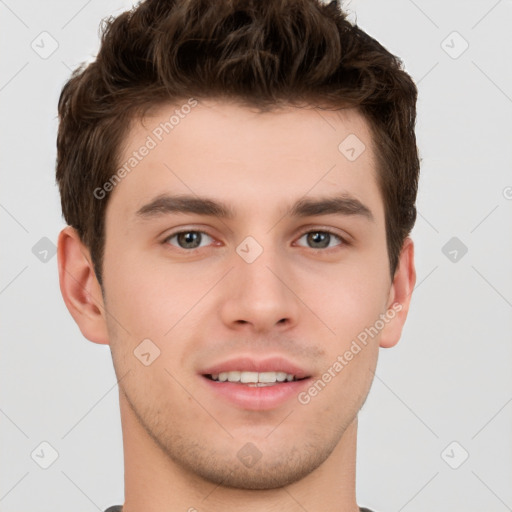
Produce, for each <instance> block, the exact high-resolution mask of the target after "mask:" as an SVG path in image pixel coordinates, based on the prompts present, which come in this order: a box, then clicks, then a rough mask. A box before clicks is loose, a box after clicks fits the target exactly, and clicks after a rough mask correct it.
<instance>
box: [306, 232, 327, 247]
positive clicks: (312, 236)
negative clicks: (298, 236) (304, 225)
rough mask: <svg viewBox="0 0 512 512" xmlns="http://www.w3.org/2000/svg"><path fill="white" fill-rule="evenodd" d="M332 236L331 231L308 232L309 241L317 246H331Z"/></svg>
mask: <svg viewBox="0 0 512 512" xmlns="http://www.w3.org/2000/svg"><path fill="white" fill-rule="evenodd" d="M330 238H331V236H330V235H329V233H322V232H320V231H316V232H314V233H309V234H308V243H311V244H313V245H314V246H315V247H321V248H325V247H328V246H329V242H330ZM315 244H316V245H315Z"/></svg>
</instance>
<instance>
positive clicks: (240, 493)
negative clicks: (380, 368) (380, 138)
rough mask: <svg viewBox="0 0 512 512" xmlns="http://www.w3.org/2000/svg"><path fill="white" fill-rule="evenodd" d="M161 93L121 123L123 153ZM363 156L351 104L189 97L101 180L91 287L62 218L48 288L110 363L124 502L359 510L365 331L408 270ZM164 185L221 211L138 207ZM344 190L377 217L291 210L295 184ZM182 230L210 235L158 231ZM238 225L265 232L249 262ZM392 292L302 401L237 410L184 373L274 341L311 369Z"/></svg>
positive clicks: (378, 342)
mask: <svg viewBox="0 0 512 512" xmlns="http://www.w3.org/2000/svg"><path fill="white" fill-rule="evenodd" d="M175 108H176V105H173V106H165V107H161V108H159V109H158V110H157V111H156V112H154V113H153V114H152V117H149V118H148V117H147V118H145V120H144V122H143V123H142V122H141V121H140V120H137V121H136V122H134V124H133V126H132V127H131V129H130V132H129V136H128V138H127V140H126V146H125V148H124V154H123V158H122V159H121V160H122V161H123V162H124V161H125V160H126V159H127V158H128V157H129V155H130V154H131V153H132V152H133V151H134V150H136V149H137V148H140V146H141V145H143V144H144V141H145V140H146V138H147V136H148V135H151V133H152V130H153V129H154V128H155V126H158V124H159V123H160V122H162V121H165V120H168V119H169V116H170V115H171V114H172V113H173V111H174V109H175ZM349 134H356V135H357V137H358V138H359V139H360V140H361V141H362V142H363V143H364V144H365V146H366V150H365V151H364V152H363V153H362V154H361V155H360V156H359V157H358V158H357V159H356V160H355V161H349V160H348V159H347V158H346V157H345V156H344V155H343V154H342V153H341V152H340V151H339V150H338V145H339V144H340V142H341V141H343V140H344V139H345V137H347V136H348V135H349ZM376 173H377V170H376V167H375V158H374V152H373V149H372V140H371V135H370V131H369V128H368V125H367V124H366V121H365V119H364V118H363V117H362V116H361V115H360V114H359V113H358V112H357V111H356V110H353V109H351V110H347V109H345V110H342V111H338V112H332V111H318V110H316V109H314V108H307V109H298V108H294V107H286V108H282V109H280V110H275V111H272V112H267V113H258V112H257V111H256V110H254V109H250V108H248V107H244V106H240V105H237V104H235V103H227V102H225V101H214V100H210V101H201V102H200V103H199V104H198V105H197V106H196V107H195V108H193V110H192V111H191V113H190V114H189V115H188V116H186V117H185V118H184V119H182V120H180V124H179V125H177V126H175V127H174V129H173V130H172V132H171V133H169V134H168V135H166V136H165V137H164V138H163V140H162V141H161V142H159V143H158V145H157V147H156V148H154V149H152V150H151V151H150V152H149V154H148V155H147V156H146V157H145V158H144V159H143V160H142V161H141V162H140V163H139V164H138V165H137V167H136V168H135V169H134V170H133V171H132V172H131V173H130V174H129V175H127V176H126V177H125V179H123V180H122V181H121V182H120V183H119V184H118V185H117V186H116V187H115V189H114V190H113V192H112V194H111V196H110V199H109V203H108V207H107V212H106V221H105V222H106V224H105V226H106V245H105V258H104V266H103V276H104V283H103V285H104V289H103V293H104V295H102V290H101V288H100V286H99V284H98V281H97V280H96V277H95V275H94V272H93V266H92V263H91V258H90V253H89V251H88V249H87V248H86V247H85V246H84V245H83V244H82V243H81V241H80V239H79V237H78V235H77V233H76V231H75V230H74V229H73V228H71V227H66V228H65V229H63V230H62V232H61V233H60V237H59V246H58V259H59V277H60V286H61V291H62V295H63V297H64V300H65V302H66V305H67V307H68V309H69V311H70V313H71V314H72V316H73V318H74V319H75V321H76V322H77V324H78V326H79V328H80V330H81V332H82V333H83V335H84V336H85V337H86V338H87V339H89V340H91V341H93V342H95V343H103V344H109V345H110V348H111V351H112V357H113V362H114V367H115V371H116V375H117V378H118V379H119V400H120V407H121V421H122V428H123V443H124V456H125V504H124V509H123V510H124V512H135V511H137V510H145V511H146V512H153V511H154V512H156V511H161V510H169V511H171V510H172V511H187V510H189V511H193V510H199V511H203V510H204V511H206V510H207V511H209V512H217V511H218V512H220V511H222V512H231V511H235V510H244V511H248V512H257V511H265V512H268V511H273V510H279V511H282V512H288V511H289V512H291V511H303V510H304V509H306V510H308V511H309V512H315V511H318V512H320V511H321V512H331V511H332V512H334V511H336V512H340V511H345V512H356V511H358V510H359V509H358V507H357V503H356V497H355V464H356V441H357V438H356V436H357V414H358V411H359V410H360V408H361V406H362V405H363V403H364V401H365V400H366V397H367V395H368V392H369V390H370V386H371V383H372V380H373V372H374V370H375V367H376V364H377V358H378V352H379V347H383V348H387V347H392V346H394V345H395V344H396V343H397V342H398V340H399V338H400V335H401V331H402V327H403V325H404V322H405V320H406V316H407V312H408V309H409V302H410V298H411V292H412V290H413V288H414V284H415V280H416V274H415V268H414V250H413V242H412V240H411V239H410V238H407V239H406V240H405V242H404V245H403V248H402V252H401V255H400V262H399V266H398V269H397V271H396V273H395V275H394V278H393V280H391V277H390V273H389V262H388V255H387V248H386V235H385V224H384V206H383V202H382V197H381V195H380V192H379V189H378V186H377V181H376V175H377V174H376ZM162 193H169V194H192V195H196V196H201V197H208V198H210V199H214V200H218V201H222V202H224V203H226V204H227V205H229V206H230V207H231V208H232V210H233V211H234V217H233V218H231V219H222V218H219V217H215V216H213V217H212V216H207V215H198V214H190V213H167V214H165V215H161V216H154V217H152V218H149V219H143V218H140V217H138V216H137V215H136V211H137V210H138V209H139V208H141V207H142V206H143V205H145V204H147V203H148V202H150V201H151V200H152V199H153V198H154V197H155V196H157V195H159V194H162ZM341 193H349V194H351V195H352V196H353V197H355V198H357V199H358V200H359V201H361V202H362V203H364V204H365V205H366V206H367V207H368V208H369V209H370V210H371V213H372V215H373V220H368V219H367V218H366V217H364V216H362V215H341V214H329V215H316V216H308V217H303V218H299V217H292V216H291V215H289V214H288V213H289V211H290V206H291V205H292V204H293V203H294V202H295V201H297V200H299V199H303V198H305V197H307V198H319V197H331V196H334V195H339V194H341ZM105 200H106V199H105ZM326 229H327V230H330V231H333V232H335V234H337V235H339V236H341V237H342V238H344V239H345V240H346V242H348V243H344V242H343V241H342V240H341V239H338V238H336V236H331V239H330V241H329V244H328V245H329V247H328V248H322V247H321V246H320V245H321V244H320V245H318V244H316V245H315V241H314V240H313V243H312V242H311V238H310V237H308V235H307V233H310V232H318V231H323V230H324V231H325V230H326ZM180 230H182V231H187V230H188V231H201V232H204V233H206V235H203V238H202V241H201V246H200V247H199V248H194V249H187V248H182V247H180V245H179V240H178V238H177V237H174V238H169V236H170V235H172V234H174V233H175V232H176V231H180ZM207 235H209V236H207ZM247 236H251V237H253V238H254V239H255V240H256V241H257V242H258V244H259V245H260V246H261V247H262V248H263V252H262V254H261V255H260V256H259V257H258V258H257V259H256V260H255V261H254V262H252V263H247V262H246V261H245V260H244V259H242V258H241V257H240V256H239V254H238V253H237V252H236V248H237V246H238V245H239V244H240V243H241V242H242V241H243V240H244V239H245V238H246V237H247ZM324 239H325V236H324ZM181 240H182V241H181V243H182V245H183V239H181ZM393 304H395V305H396V304H399V305H400V307H401V309H400V311H398V312H396V314H395V315H394V318H393V319H392V320H390V321H388V322H387V323H386V324H385V326H384V328H383V329H381V330H380V331H379V334H378V335H377V336H374V337H373V338H370V339H369V340H368V343H367V345H366V346H364V348H363V349H362V350H361V351H360V352H359V353H358V354H357V355H355V356H354V358H353V359H352V360H351V361H350V362H348V364H347V365H346V366H345V367H344V368H343V370H342V371H340V372H339V373H338V374H337V375H336V377H335V378H333V379H332V380H331V381H330V382H329V383H328V384H327V385H326V386H325V388H323V390H322V391H321V392H319V393H318V394H317V395H316V396H314V397H313V398H312V399H311V401H310V402H309V403H307V404H305V405H304V404H301V403H300V402H299V401H298V399H297V397H295V396H294V397H293V398H292V399H290V400H288V401H287V402H286V403H285V404H284V405H281V406H279V407H276V408H274V409H272V410H265V411H262V410H246V409H244V408H242V407H237V406H234V405H232V404H231V403H228V402H227V401H226V400H223V399H221V398H220V397H219V396H217V394H215V393H214V392H213V391H211V390H210V388H209V387H208V386H206V385H205V383H204V381H203V379H204V377H201V376H200V375H199V373H198V372H200V370H201V369H204V368H206V367H207V366H209V365H211V364H213V363H217V362H221V361H225V360H227V359H229V358H231V357H233V356H238V355H248V356H253V357H260V358H261V357H267V356H272V355H280V356H283V357H285V358H287V359H289V360H291V361H293V362H294V363H295V364H297V365H298V366H300V367H301V368H304V369H307V371H308V373H309V375H310V376H311V381H312V382H313V381H315V380H317V379H318V378H320V377H321V376H322V375H323V374H324V372H326V371H327V370H328V368H329V367H332V365H333V363H334V362H335V361H336V360H337V357H338V356H339V355H340V354H344V353H345V351H346V350H347V349H349V347H350V345H351V342H352V341H353V340H354V339H356V337H357V335H358V334H359V333H361V332H362V331H364V329H365V328H367V327H369V326H372V325H374V324H375V322H376V320H377V319H379V315H381V314H385V313H386V311H387V310H389V309H391V308H392V306H393ZM147 338H149V339H150V340H152V342H153V343H154V344H155V345H156V346H157V347H158V348H159V350H160V356H159V357H158V358H156V359H155V360H154V362H152V363H151V364H150V365H149V366H145V365H144V364H142V363H141V361H140V360H139V359H138V358H137V357H135V356H134V350H135V349H136V347H137V346H138V345H139V344H140V343H141V341H142V340H144V339H147ZM306 389H307V388H306ZM248 442H251V443H252V444H253V445H254V446H255V447H256V448H257V450H258V451H259V453H261V458H260V460H259V461H258V462H257V463H256V464H254V465H253V466H252V467H246V466H245V465H244V464H243V463H242V462H241V460H240V459H239V458H238V457H237V452H238V451H239V450H240V449H241V448H242V447H243V446H244V445H246V443H248Z"/></svg>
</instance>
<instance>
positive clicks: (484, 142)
mask: <svg viewBox="0 0 512 512" xmlns="http://www.w3.org/2000/svg"><path fill="white" fill-rule="evenodd" d="M130 6H131V2H129V1H122V0H108V1H99V0H89V1H83V0H73V1H69V0H68V1H66V2H64V1H63V0H62V1H57V0H52V1H45V2H36V1H22V0H18V1H16V0H5V1H0V27H1V29H0V48H1V49H2V66H1V74H0V105H1V112H2V113H1V121H0V123H1V126H0V129H1V138H2V148H3V150H2V152H1V153H0V159H1V160H0V162H1V165H0V170H1V173H2V174H1V179H2V187H1V192H0V221H1V231H2V241H3V243H2V244H1V249H0V250H1V261H2V265H1V268H0V305H1V309H2V322H1V343H2V346H1V350H2V357H1V362H0V428H1V437H0V443H1V446H0V462H1V471H0V510H1V511H2V512H18V511H20V510H27V511H29V510H30V511H33V512H39V511H50V510H51V511H52V512H60V511H62V512H64V511H68V510H81V511H91V512H94V511H96V510H103V509H105V508H106V507H107V506H109V505H112V504H120V503H122V502H123V459H122V444H121V428H120V419H119V412H118V396H117V385H116V379H115V375H114V372H113V368H112V363H111V359H110V352H109V349H108V347H107V346H99V345H95V344H93V343H90V342H89V341H87V340H86V339H85V338H83V337H82V335H81V333H80V331H79V330H78V328H77V326H76V325H75V323H74V322H73V320H72V318H71V316H70V315H69V313H68V311H67V309H66V308H65V305H64V303H63V301H62V298H61V295H60V291H59V286H58V274H57V258H56V257H55V256H53V257H51V253H48V255H47V260H48V261H46V262H43V261H40V259H39V258H38V257H36V255H35V254H34V253H33V251H32V248H33V247H34V246H35V245H36V244H37V243H38V242H39V241H40V240H41V238H43V237H47V238H48V239H49V240H50V241H52V242H53V243H54V244H55V243H56V242H57V236H58V232H59V231H60V229H61V228H62V227H64V225H65V224H64V222H63V220H62V218H61V212H60V199H59V195H58V191H57V188H56V186H55V184H54V168H55V137H56V128H57V120H56V104H57V99H58V95H59V92H60V89H61V87H62V85H63V84H64V82H65V80H66V79H67V78H68V76H69V74H70V71H71V69H73V68H75V67H76V65H78V64H79V63H80V62H82V61H84V60H89V59H91V57H92V56H94V55H95V53H96V51H97V48H98V42H99V40H98V25H99V21H100V19H101V18H103V17H105V16H107V15H111V14H119V13H120V12H121V11H123V10H125V9H126V8H128V7H130ZM347 8H348V11H349V12H350V13H351V19H353V20H354V19H356V17H357V22H358V24H359V25H360V26H361V27H362V28H363V29H364V30H366V31H367V32H368V33H370V34H371V35H372V36H373V37H375V38H377V39H378V40H379V41H380V42H381V43H382V44H383V45H384V46H385V47H387V48H388V49H389V50H390V51H392V52H393V53H395V54H397V55H399V56H400V57H401V58H402V59H403V61H404V63H405V68H406V70H407V71H408V72H409V73H410V74H411V75H412V76H413V78H414V79H415V81H416V82H417V84H418V88H419V103H418V123H417V135H418V144H419V147H420V153H421V157H422V171H421V172H422V175H421V181H420V191H419V197H418V210H419V215H418V220H417V224H416V227H415V228H414V231H413V238H414V240H415V243H416V266H417V273H418V281H417V287H416V290H415V292H414V295H413V300H412V305H411V311H410V315H409V319H408V322H407V325H406V328H405V331H404V333H403V337H402V340H401V341H400V342H399V344H398V345H397V346H396V347H395V348H393V349H387V350H384V349H381V354H380V360H379V364H378V367H377V373H376V377H375V381H374V384H373V387H372V390H371V392H370V395H369V398H368V400H367V402H366V404H365V406H364V408H363V410H362V411H361V414H360V422H359V423H360V425H359V440H358V462H357V496H358V502H359V504H360V505H365V506H368V507H371V508H374V509H375V510H376V511H377V512H391V511H394V512H399V511H405V512H409V511H415V512H427V511H428V512H431V511H432V510H436V511H437V512H443V511H451V512H452V511H465V512H476V511H479V512H480V511H483V510H485V512H502V511H503V512H504V511H506V510H512V485H511V483H512V436H511V433H512V430H511V425H512V372H511V361H512V357H511V356H512V343H511V334H510V332H511V326H512V271H511V267H512V259H511V256H512V236H511V235H512V172H511V163H512V123H511V121H512V70H511V62H512V32H511V30H510V27H511V25H512V2H511V1H510V0H501V1H496V0H485V1H483V0H482V1H478V2H477V1H467V0H464V1H463V0H458V1H440V0H436V1H432V0H430V1H426V0H415V1H413V0H388V1H385V2H383V1H379V0H358V1H356V0H353V1H352V2H351V3H349V4H348V6H347ZM43 31H46V32H48V33H49V34H50V35H51V38H53V39H55V40H56V41H57V42H58V48H57V49H56V51H55V52H54V53H53V54H52V55H50V56H48V57H47V58H42V57H41V56H40V55H39V54H38V53H36V51H34V50H33V48H32V47H31V45H32V44H33V45H34V46H36V47H37V48H38V51H39V52H40V53H42V52H45V51H46V52H49V50H50V49H51V44H52V41H51V39H50V38H49V36H47V35H43V36H40V34H41V32H43ZM454 31H456V32H457V33H458V34H459V35H457V34H453V32H454ZM44 38H46V39H44ZM33 41H34V43H33ZM443 41H444V42H443ZM465 41H466V42H467V44H469V47H468V48H467V50H466V51H464V52H463V53H461V51H462V50H463V49H464V47H465V44H466V43H465ZM37 45H38V46H37ZM45 56H46V55H45ZM452 237H457V239H458V240H459V241H456V242H455V243H456V244H459V249H457V248H456V249H455V250H458V253H457V256H458V257H457V261H455V262H454V261H451V259H453V257H454V255H455V253H452V254H451V255H450V254H449V250H453V248H451V247H450V246H449V247H448V249H447V250H445V252H446V253H448V256H446V255H445V254H444V253H443V250H442V248H443V247H444V246H445V244H446V243H447V242H448V241H449V240H450V239H451V238H452ZM39 243H44V242H39ZM461 244H464V245H465V246H466V247H467V254H465V255H463V256H461V255H462V252H461V251H460V247H461ZM36 247H39V246H36ZM35 252H36V253H37V251H35ZM39 256H40V257H43V256H44V253H42V254H40V255H39ZM43 441H46V442H48V443H49V444H50V445H51V446H52V447H53V448H54V449H55V450H56V451H57V452H58V458H57V459H56V460H55V462H54V463H53V464H52V465H51V466H50V467H49V468H48V469H42V468H41V467H40V466H39V465H38V463H36V462H35V460H37V461H38V462H39V464H44V462H45V460H46V462H47V463H48V462H50V461H51V460H50V458H49V457H51V450H50V449H49V448H48V447H46V448H45V447H44V446H43V447H42V448H41V447H40V443H41V442H43ZM453 441H456V443H457V444H455V445H451V446H450V447H449V448H448V449H447V450H445V449H446V448H447V447H448V446H449V445H450V444H451V443H452V442H453ZM34 450H35V454H36V455H34V459H35V460H34V459H33V458H32V457H31V454H32V453H33V452H34ZM41 450H42V451H41ZM466 451H467V453H468V454H469V458H468V459H467V460H466V461H465V462H464V463H463V464H462V465H460V467H458V469H453V468H452V467H450V465H449V464H448V462H449V463H450V464H451V465H452V466H458V465H459V464H460V463H461V461H462V460H463V455H464V453H465V452H466ZM43 453H44V456H43V455H42V454H43ZM37 454H39V458H38V456H37ZM443 454H444V455H443Z"/></svg>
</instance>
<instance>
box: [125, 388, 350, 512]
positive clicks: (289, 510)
mask: <svg viewBox="0 0 512 512" xmlns="http://www.w3.org/2000/svg"><path fill="white" fill-rule="evenodd" d="M120 407H121V421H122V427H123V448H124V465H125V503H124V505H123V512H140V511H142V510H143V511H144V512H162V511H163V510H166V511H169V512H175V511H176V512H177V511H179V512H183V511H185V512H199V511H204V510H207V511H208V512H235V511H239V510H244V512H269V511H279V512H304V510H307V511H308V512H359V508H358V506H357V504H356V497H355V467H356V445H357V417H356V418H355V419H354V421H353V422H352V423H351V424H350V425H349V426H348V427H347V429H346V430H345V433H344V434H343V436H342V438H341V440H340V441H339V443H338V444H337V446H336V448H335V449H334V450H333V452H332V453H331V455H330V456H329V458H328V459H327V460H326V461H325V462H324V463H323V464H321V465H320V466H319V467H318V468H317V469H316V470H314V471H313V472H312V473H310V474H309V475H307V476H306V477H304V478H302V479H301V480H299V481H297V482H294V483H292V484H290V485H288V486H286V487H281V488H277V489H268V490H246V489H233V488H227V487H222V486H218V485H216V484H213V483H211V482H208V481H206V480H204V479H202V478H201V477H199V476H198V475H196V474H194V473H191V472H190V471H188V470H187V469H186V468H183V467H181V466H179V465H177V464H176V463H175V462H174V461H173V460H171V459H170V458H169V457H168V456H167V454H166V453H165V452H164V451H163V450H162V449H161V448H160V447H159V446H158V445H157V443H156V442H155V441H154V440H153V439H152V438H151V437H150V436H149V435H148V433H147V432H146V430H145V429H144V428H143V427H142V425H140V423H139V422H138V420H137V418H136V416H135V415H134V413H133V411H132V409H131V408H130V406H129V405H128V403H127V402H126V399H125V398H124V396H123V393H120Z"/></svg>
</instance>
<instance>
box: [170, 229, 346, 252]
mask: <svg viewBox="0 0 512 512" xmlns="http://www.w3.org/2000/svg"><path fill="white" fill-rule="evenodd" d="M187 232H196V233H201V234H202V235H206V236H208V237H210V238H211V239H212V240H213V241H214V242H213V243H212V244H209V245H219V241H218V240H217V238H216V237H215V236H213V235H212V234H210V233H209V232H208V231H207V230H205V229H204V228H200V227H198V226H184V227H180V228H176V229H175V230H173V231H172V232H171V233H169V234H167V235H166V236H165V237H164V239H163V240H162V244H163V245H171V244H169V239H170V238H172V237H174V236H176V235H179V234H180V233H187ZM315 232H320V233H328V234H329V235H332V236H335V237H336V238H338V239H339V240H340V241H341V243H340V244H338V245H337V246H335V247H339V246H347V245H351V237H350V236H349V235H348V234H345V233H343V234H342V233H340V232H338V231H337V230H336V229H334V228H332V227H328V226H318V225H311V226H307V227H303V228H302V229H301V230H300V231H299V234H298V235H297V236H296V237H295V242H294V243H296V241H298V240H300V239H301V238H302V237H303V236H304V235H307V234H309V233H315ZM215 242H217V244H215ZM172 247H175V248H176V249H179V250H180V249H181V250H183V251H185V252H192V251H197V250H199V249H206V247H208V246H205V247H196V248H194V249H183V248H182V247H178V246H174V245H172ZM299 247H304V248H305V249H311V250H313V251H317V252H318V251H321V252H327V251H329V250H332V249H335V247H330V248H326V249H315V248H313V247H306V246H299Z"/></svg>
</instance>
